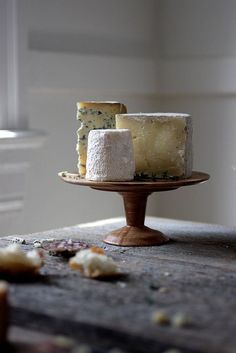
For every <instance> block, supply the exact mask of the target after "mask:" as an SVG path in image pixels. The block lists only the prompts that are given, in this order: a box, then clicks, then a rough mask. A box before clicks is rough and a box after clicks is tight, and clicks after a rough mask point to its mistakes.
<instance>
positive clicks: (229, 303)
mask: <svg viewBox="0 0 236 353" xmlns="http://www.w3.org/2000/svg"><path fill="white" fill-rule="evenodd" d="M124 222H125V221H124V219H113V220H107V221H100V222H95V223H90V224H87V225H77V226H73V227H68V228H63V229H57V230H51V231H47V232H43V233H37V234H36V233H35V234H30V235H25V236H23V238H24V239H26V241H27V244H26V245H22V247H23V248H24V249H31V248H32V247H33V241H34V240H35V239H41V238H58V239H62V238H72V239H80V240H84V241H87V242H88V243H89V244H93V245H98V246H101V247H103V248H104V249H105V250H106V252H107V254H108V255H110V256H112V257H113V258H114V259H115V260H116V261H117V262H118V263H119V266H120V268H121V269H122V271H123V272H125V273H126V274H127V275H126V276H124V277H121V278H117V279H116V280H112V281H111V280H110V281H108V280H107V281H98V280H91V279H88V278H83V277H82V276H81V275H80V274H79V273H78V272H75V271H72V270H70V269H69V267H68V265H67V263H66V261H65V260H63V259H61V258H57V257H52V256H49V255H46V263H45V266H44V267H43V268H42V270H41V273H42V276H41V280H39V281H36V282H31V283H11V284H10V302H11V325H12V330H11V333H10V340H12V341H14V342H17V340H19V339H20V340H21V341H22V340H23V341H24V340H25V341H26V342H27V340H29V339H30V337H31V340H33V341H37V340H43V339H44V335H45V334H46V335H54V334H63V335H66V336H70V337H73V338H75V339H76V340H77V341H78V342H82V343H89V344H90V345H91V346H93V347H97V348H98V349H101V350H103V351H108V350H109V349H110V348H112V347H119V348H120V349H122V350H124V351H125V352H132V353H135V352H137V353H139V352H140V353H142V352H150V353H152V352H153V353H154V352H155V353H158V352H160V353H161V352H165V351H166V350H168V349H170V348H178V349H179V350H180V351H181V352H183V353H187V352H189V353H191V352H192V353H194V352H195V353H197V352H199V353H200V352H202V353H235V352H236V228H233V227H232V228H229V227H224V226H217V225H209V224H201V223H192V222H184V221H174V220H168V219H161V218H151V217H147V219H146V224H147V225H148V226H150V227H152V228H158V229H159V230H161V231H162V232H163V233H165V234H166V235H168V236H169V237H170V238H171V239H172V240H171V241H170V242H169V243H167V244H165V245H162V246H159V247H155V246H153V247H136V248H132V247H125V248H124V247H115V246H111V245H107V244H104V243H103V242H102V239H103V237H104V235H106V234H107V233H108V232H109V231H111V230H114V229H116V228H118V227H121V226H122V225H123V224H124ZM11 239H12V238H11V237H5V238H1V239H0V246H5V245H8V244H9V243H11ZM160 309H161V310H165V311H166V314H167V315H168V316H169V317H170V318H171V317H173V315H175V314H176V313H181V314H186V315H188V316H189V317H190V318H191V324H190V325H189V326H188V327H174V326H173V325H166V326H162V325H158V324H155V323H153V322H152V320H151V317H152V314H153V312H155V311H156V310H160ZM19 328H20V329H19ZM19 330H20V331H19ZM22 330H23V332H32V333H36V334H35V336H34V335H33V334H32V335H30V334H22ZM19 332H20V333H19ZM32 337H33V338H32ZM45 353H46V352H45Z"/></svg>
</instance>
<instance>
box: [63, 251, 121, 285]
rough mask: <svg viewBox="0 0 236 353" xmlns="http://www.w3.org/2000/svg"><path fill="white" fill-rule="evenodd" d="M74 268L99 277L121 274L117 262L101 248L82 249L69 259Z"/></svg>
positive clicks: (87, 275) (85, 274)
mask: <svg viewBox="0 0 236 353" xmlns="http://www.w3.org/2000/svg"><path fill="white" fill-rule="evenodd" d="M69 266H70V267H71V268H72V269H75V270H79V271H80V272H81V273H82V274H83V275H84V276H86V277H92V278H98V277H108V276H114V275H117V274H119V271H118V267H117V264H116V263H115V262H114V261H113V259H112V258H110V257H107V256H106V255H105V253H104V250H103V249H101V248H96V247H93V248H90V249H86V250H81V251H79V252H77V254H76V255H75V256H74V257H72V258H71V259H70V261H69Z"/></svg>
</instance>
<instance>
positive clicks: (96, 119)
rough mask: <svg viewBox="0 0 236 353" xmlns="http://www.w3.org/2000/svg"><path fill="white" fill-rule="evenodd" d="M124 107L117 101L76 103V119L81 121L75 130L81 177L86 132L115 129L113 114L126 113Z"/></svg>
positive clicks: (84, 170)
mask: <svg viewBox="0 0 236 353" xmlns="http://www.w3.org/2000/svg"><path fill="white" fill-rule="evenodd" d="M126 112H127V110H126V107H125V105H124V104H122V103H119V102H95V101H91V102H79V103H77V120H79V122H80V123H81V125H80V128H79V129H78V130H77V136H78V142H77V146H76V150H77V153H78V172H79V174H80V176H81V177H84V176H85V174H86V158H87V143H88V134H89V131H90V130H93V129H115V115H116V114H119V113H126Z"/></svg>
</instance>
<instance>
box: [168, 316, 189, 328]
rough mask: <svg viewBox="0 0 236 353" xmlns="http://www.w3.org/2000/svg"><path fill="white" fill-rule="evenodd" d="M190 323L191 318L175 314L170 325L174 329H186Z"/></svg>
mask: <svg viewBox="0 0 236 353" xmlns="http://www.w3.org/2000/svg"><path fill="white" fill-rule="evenodd" d="M191 323H192V320H191V318H190V317H189V316H187V315H186V314H184V313H176V314H175V315H174V316H173V317H172V319H171V324H172V326H174V327H188V326H190V325H191Z"/></svg>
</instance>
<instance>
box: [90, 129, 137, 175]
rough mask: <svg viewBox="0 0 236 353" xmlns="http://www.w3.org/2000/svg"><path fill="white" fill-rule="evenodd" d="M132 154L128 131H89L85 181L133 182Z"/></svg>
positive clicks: (133, 165) (133, 164) (133, 163)
mask: <svg viewBox="0 0 236 353" xmlns="http://www.w3.org/2000/svg"><path fill="white" fill-rule="evenodd" d="M134 171H135V162H134V152H133V144H132V137H131V133H130V130H128V129H106V130H91V131H90V132H89V136H88V150H87V162H86V179H88V180H95V181H125V180H133V178H134Z"/></svg>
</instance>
